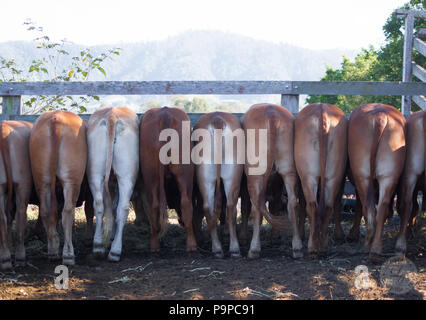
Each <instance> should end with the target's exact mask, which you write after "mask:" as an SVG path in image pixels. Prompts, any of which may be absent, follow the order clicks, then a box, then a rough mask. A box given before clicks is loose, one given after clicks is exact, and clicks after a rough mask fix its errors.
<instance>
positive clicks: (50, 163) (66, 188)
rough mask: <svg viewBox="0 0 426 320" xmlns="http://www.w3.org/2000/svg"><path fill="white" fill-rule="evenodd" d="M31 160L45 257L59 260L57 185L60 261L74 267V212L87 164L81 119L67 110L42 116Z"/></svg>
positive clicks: (32, 139) (35, 129)
mask: <svg viewBox="0 0 426 320" xmlns="http://www.w3.org/2000/svg"><path fill="white" fill-rule="evenodd" d="M30 159H31V169H32V174H33V179H34V185H35V189H36V192H37V195H38V198H39V200H40V210H39V212H40V213H39V214H40V215H41V218H42V222H43V225H44V227H45V229H46V232H47V254H48V257H49V258H50V259H57V258H58V257H59V237H58V233H57V231H56V224H57V219H58V202H57V199H56V187H57V186H58V189H60V190H62V192H63V195H64V207H63V210H62V227H63V230H64V247H63V251H62V262H63V264H68V265H73V264H74V263H75V255H74V247H73V244H72V227H73V222H74V213H75V212H74V211H75V205H76V202H77V199H78V196H79V193H80V186H81V183H82V181H83V177H84V173H85V170H86V163H87V143H86V126H85V125H84V123H83V120H82V119H81V118H80V117H79V116H78V115H76V114H74V113H72V112H68V111H50V112H46V113H44V114H42V115H41V116H40V117H39V118H38V119H37V121H36V123H35V124H34V127H33V130H32V131H31V137H30Z"/></svg>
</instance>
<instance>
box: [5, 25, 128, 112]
mask: <svg viewBox="0 0 426 320" xmlns="http://www.w3.org/2000/svg"><path fill="white" fill-rule="evenodd" d="M24 25H26V26H27V30H28V31H30V32H36V33H37V34H38V36H37V37H36V38H35V39H34V40H33V41H34V43H35V44H36V46H37V49H38V50H40V53H41V57H40V58H34V59H33V60H32V61H31V64H30V66H29V67H28V69H27V70H28V71H26V72H25V71H24V70H23V69H21V68H20V67H19V66H17V64H16V62H15V60H14V59H8V58H5V57H0V81H87V80H89V77H90V75H91V74H92V73H93V72H100V73H101V74H103V75H104V76H106V71H105V69H104V68H103V63H104V62H105V61H106V60H107V59H111V58H112V56H114V55H119V54H120V50H121V49H120V48H112V49H109V50H107V52H101V53H99V54H97V55H94V54H93V53H92V52H91V50H90V48H83V49H81V50H80V51H79V52H78V54H77V55H75V56H70V53H69V51H67V49H66V48H67V45H69V44H70V43H69V42H68V41H66V40H61V41H60V42H55V41H52V40H51V39H50V37H49V36H48V35H46V34H44V33H43V28H42V27H39V26H37V25H36V24H35V23H34V22H32V21H31V20H28V21H26V22H25V23H24ZM93 100H99V97H98V96H95V95H86V96H79V97H73V96H63V95H55V96H46V95H40V96H32V97H28V98H26V99H25V100H24V102H23V105H24V107H25V108H26V109H27V110H25V113H40V112H44V111H48V110H56V109H61V110H73V111H77V112H79V113H82V112H85V111H87V110H86V107H85V106H86V105H87V104H88V103H89V102H91V101H93Z"/></svg>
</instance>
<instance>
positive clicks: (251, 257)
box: [247, 251, 260, 260]
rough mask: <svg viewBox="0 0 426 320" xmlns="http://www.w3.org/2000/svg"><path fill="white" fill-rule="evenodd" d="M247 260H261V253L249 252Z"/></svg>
mask: <svg viewBox="0 0 426 320" xmlns="http://www.w3.org/2000/svg"><path fill="white" fill-rule="evenodd" d="M247 258H249V259H252V260H253V259H259V258H260V252H259V251H249V252H248V254H247Z"/></svg>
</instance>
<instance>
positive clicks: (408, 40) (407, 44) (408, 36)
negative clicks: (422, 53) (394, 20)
mask: <svg viewBox="0 0 426 320" xmlns="http://www.w3.org/2000/svg"><path fill="white" fill-rule="evenodd" d="M413 30H414V15H413V14H411V13H409V14H407V15H406V17H405V36H404V58H403V69H402V81H403V82H411V76H412V73H413V66H412V63H411V61H412V60H413ZM401 112H402V114H403V115H404V116H406V117H407V116H409V115H410V112H411V96H402V105H401Z"/></svg>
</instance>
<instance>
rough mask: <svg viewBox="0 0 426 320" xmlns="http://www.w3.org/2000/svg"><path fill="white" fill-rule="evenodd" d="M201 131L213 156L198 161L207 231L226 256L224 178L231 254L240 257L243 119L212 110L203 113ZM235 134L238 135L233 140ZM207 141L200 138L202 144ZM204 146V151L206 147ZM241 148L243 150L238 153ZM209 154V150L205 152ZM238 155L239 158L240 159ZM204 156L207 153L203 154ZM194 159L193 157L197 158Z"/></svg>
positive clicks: (215, 250)
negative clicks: (221, 223) (221, 221)
mask: <svg viewBox="0 0 426 320" xmlns="http://www.w3.org/2000/svg"><path fill="white" fill-rule="evenodd" d="M196 130H197V131H198V132H200V134H202V135H201V136H202V137H203V140H204V139H207V141H209V142H210V143H208V144H206V145H205V146H206V149H209V150H208V151H210V152H211V154H210V157H208V158H207V157H206V158H203V157H202V156H201V157H200V159H197V160H200V161H196V163H195V171H196V176H197V183H198V188H199V190H200V193H201V196H202V198H203V210H204V216H205V217H206V219H207V222H208V228H207V229H208V231H210V236H211V239H212V252H213V253H214V254H215V256H216V257H219V258H223V250H222V245H221V243H220V241H219V238H218V235H217V228H216V227H217V220H218V218H219V217H220V214H221V212H222V203H223V201H225V199H222V190H221V181H222V183H223V188H224V194H225V197H226V219H227V221H228V228H229V236H230V244H229V251H230V253H231V257H240V256H241V255H240V246H239V244H238V238H237V229H236V220H237V207H236V206H237V202H238V195H239V191H240V183H241V176H242V173H243V168H244V149H241V150H238V147H239V145H238V144H240V147H241V146H242V147H244V143H245V141H244V132H243V130H242V128H241V125H240V121H239V120H238V118H237V117H235V116H234V115H232V114H230V113H227V112H211V113H207V114H205V115H203V116H201V117H200V119H199V120H198V121H197V123H196V124H195V126H194V133H195V132H196ZM234 137H236V138H237V141H236V143H234V142H235V141H234ZM203 142H204V143H205V142H206V141H202V142H199V144H202V143H203ZM197 146H198V145H196V146H195V147H194V148H197ZM206 149H203V152H206V151H207V150H206ZM239 151H240V154H238V153H239ZM206 155H207V154H206ZM238 155H239V156H240V159H241V160H240V161H239V162H238ZM203 156H204V154H203ZM194 160H195V159H193V161H194Z"/></svg>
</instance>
